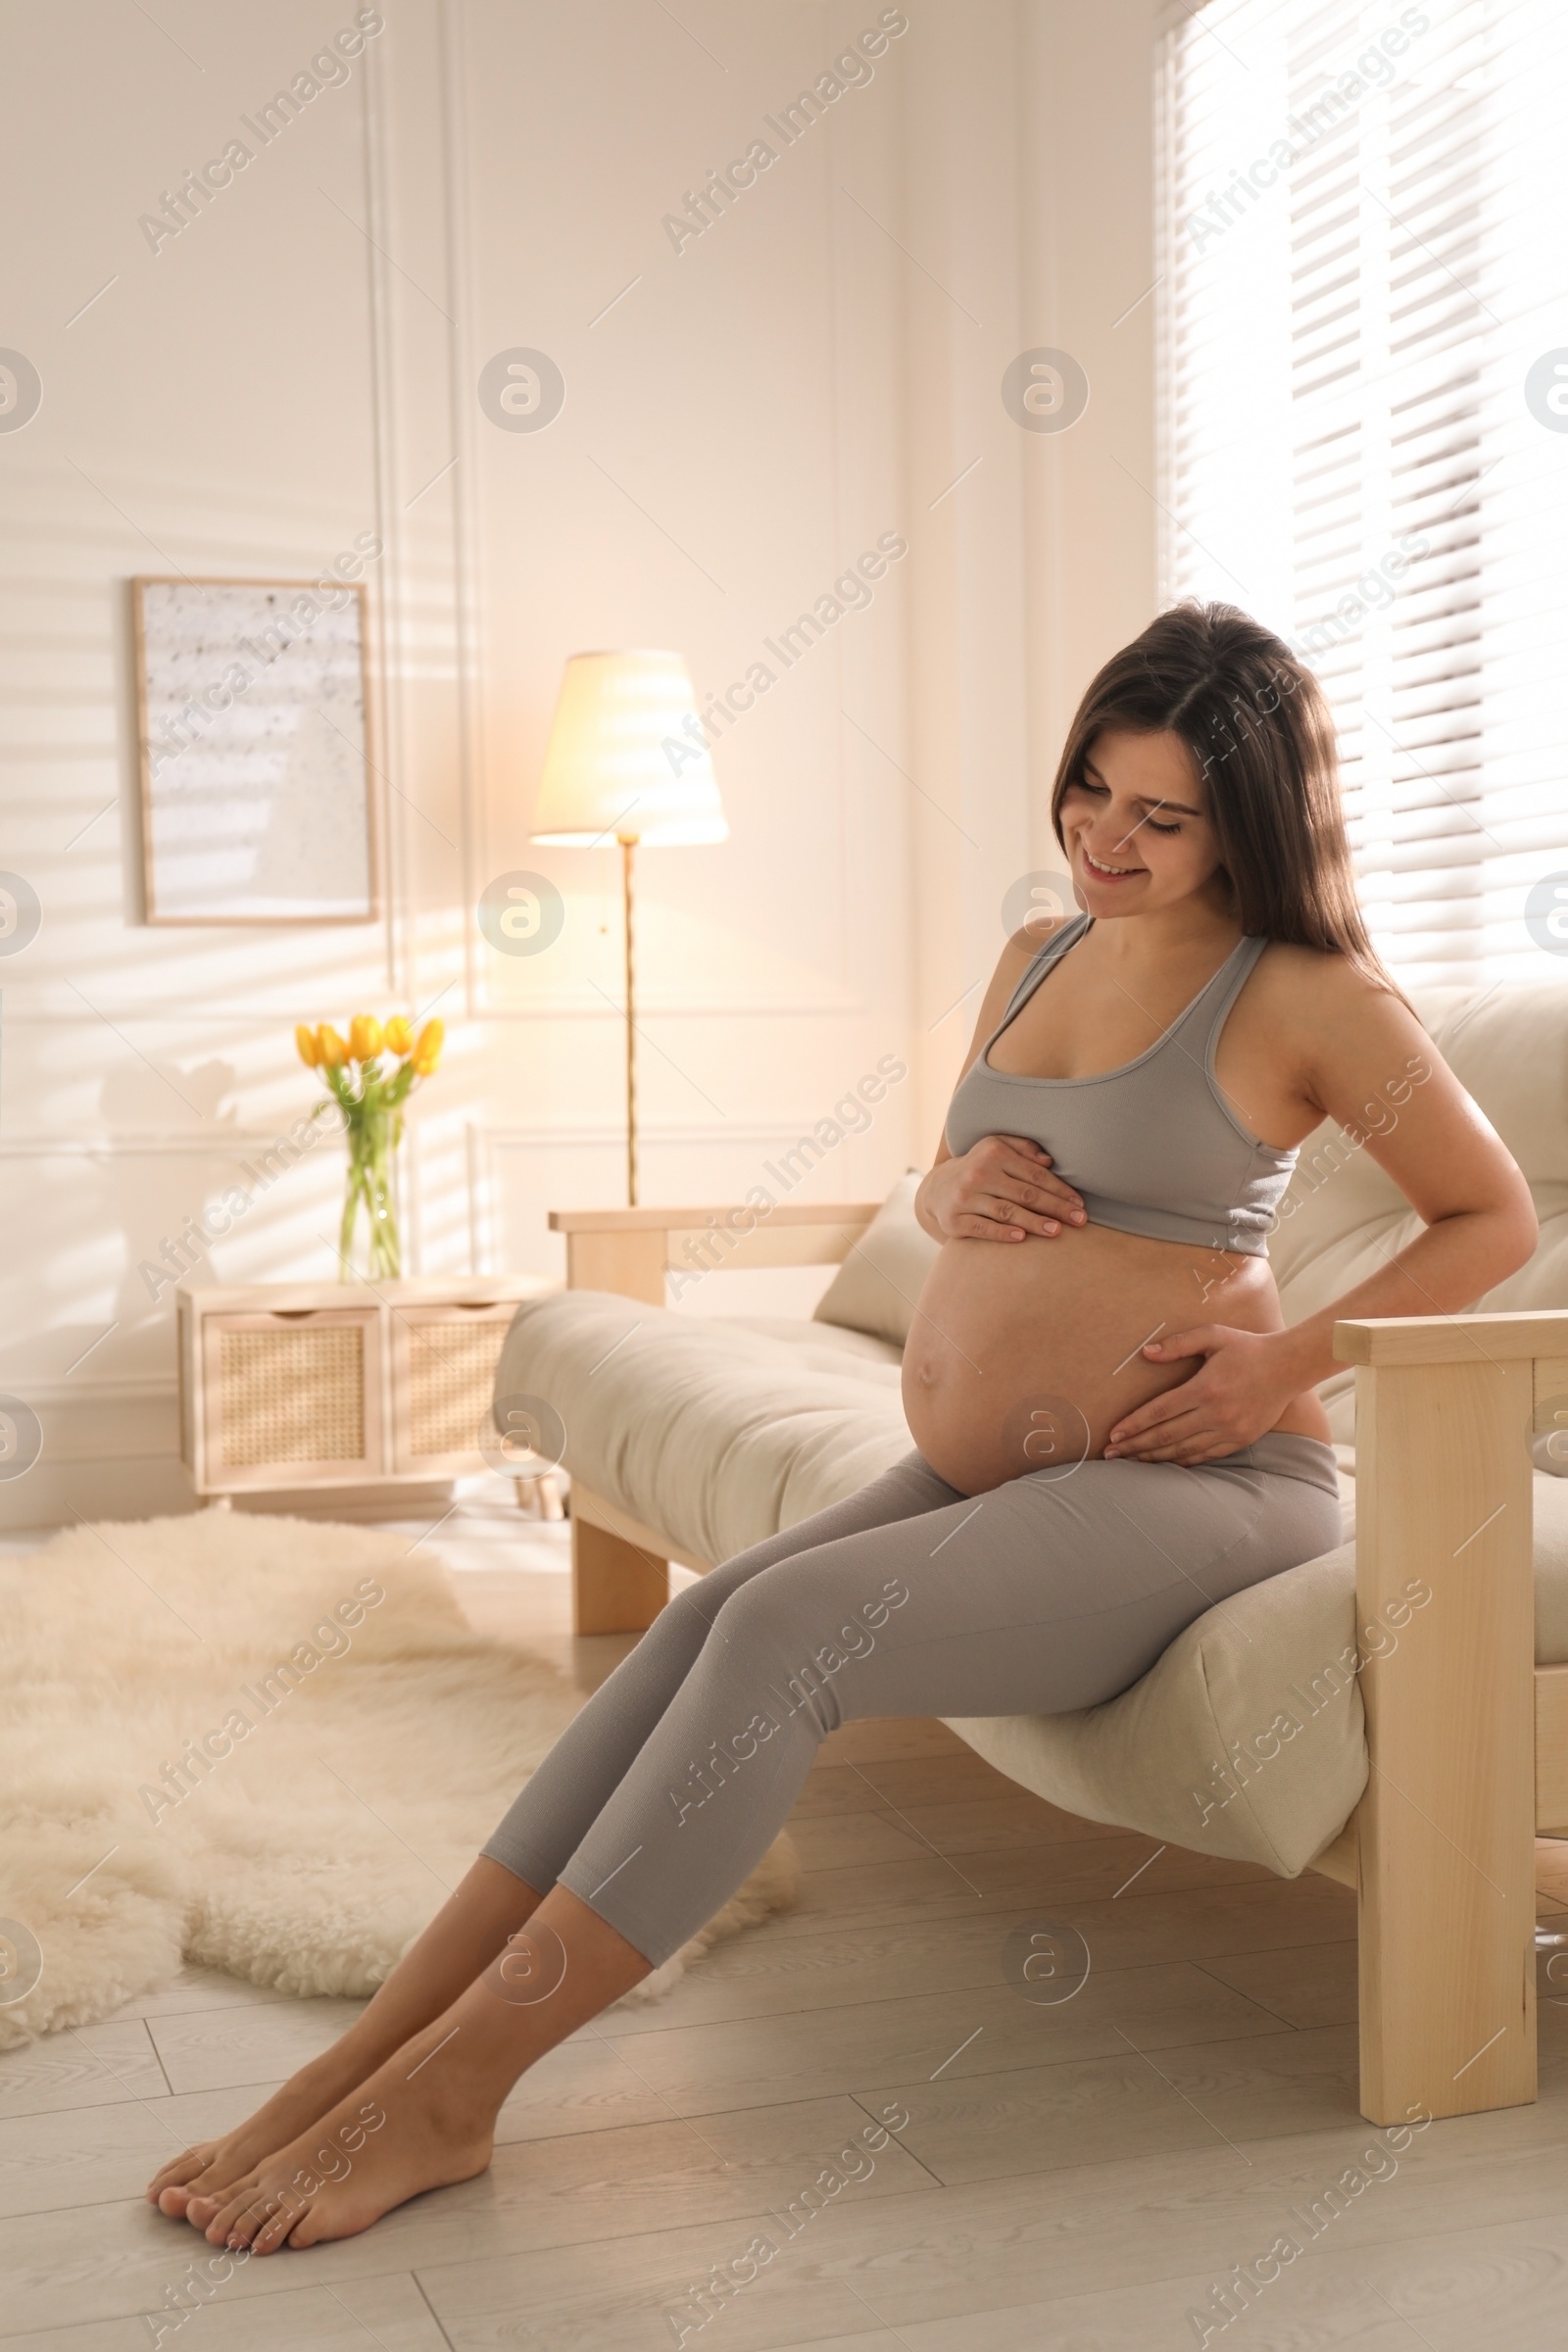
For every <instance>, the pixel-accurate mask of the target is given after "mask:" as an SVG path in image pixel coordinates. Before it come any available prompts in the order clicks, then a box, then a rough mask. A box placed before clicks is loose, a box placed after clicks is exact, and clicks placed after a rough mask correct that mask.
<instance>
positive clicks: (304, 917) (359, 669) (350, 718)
mask: <svg viewBox="0 0 1568 2352" xmlns="http://www.w3.org/2000/svg"><path fill="white" fill-rule="evenodd" d="M130 587H131V614H132V633H133V639H134V669H135V689H136V729H137V767H138V777H139V791H140V803H141V849H142V894H143V914H144V919H145V920H146V921H147V922H148V923H151V924H186V925H190V924H206V925H213V924H218V925H223V926H228V925H232V924H244V925H254V924H267V925H278V924H321V923H368V922H374V921H375V920H376V919H377V917H378V915H379V912H380V893H379V873H378V842H377V826H376V809H375V794H374V789H373V779H374V775H375V765H374V760H373V759H372V756H371V707H370V680H369V650H368V617H369V613H368V604H369V600H368V592H367V590H366V587H365V584H364V582H363V581H349V580H336V579H334V580H331V581H330V582H326V581H322V580H319V579H318V580H284V579H217V578H211V577H204V578H200V579H194V578H189V577H187V576H185V575H184V574H177V575H166V574H151V573H149V574H144V575H140V576H138V577H136V578H134V579H133V580H132V581H131V583H130Z"/></svg>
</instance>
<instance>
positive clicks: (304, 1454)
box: [175, 1274, 560, 1516]
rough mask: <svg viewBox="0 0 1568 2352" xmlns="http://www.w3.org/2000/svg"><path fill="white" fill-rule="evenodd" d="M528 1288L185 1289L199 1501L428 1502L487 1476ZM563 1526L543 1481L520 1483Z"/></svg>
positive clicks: (189, 1422)
mask: <svg viewBox="0 0 1568 2352" xmlns="http://www.w3.org/2000/svg"><path fill="white" fill-rule="evenodd" d="M557 1287H558V1286H557V1285H556V1284H554V1283H552V1282H548V1281H546V1280H545V1279H544V1278H543V1277H542V1276H537V1275H528V1274H511V1275H471V1276H426V1277H420V1278H418V1279H415V1280H411V1281H405V1282H383V1283H379V1284H377V1285H376V1287H375V1288H374V1289H373V1290H371V1289H369V1288H368V1286H363V1285H361V1284H358V1283H347V1282H302V1283H278V1282H268V1283H248V1284H244V1285H233V1286H227V1285H224V1286H219V1285H214V1286H212V1287H206V1286H201V1285H196V1286H193V1285H190V1284H186V1283H181V1284H180V1285H179V1287H178V1290H177V1291H176V1293H175V1315H176V1322H177V1329H178V1348H179V1430H180V1456H181V1459H182V1460H183V1461H184V1463H185V1466H186V1468H187V1469H188V1470H189V1472H190V1474H191V1478H192V1480H193V1482H194V1484H195V1488H196V1492H197V1494H198V1495H200V1497H201V1498H202V1500H203V1501H204V1502H206V1503H209V1504H217V1505H221V1504H223V1503H226V1502H227V1501H228V1500H229V1498H230V1497H231V1496H233V1495H261V1494H269V1493H271V1494H276V1493H283V1492H294V1491H297V1490H300V1489H304V1488H324V1487H380V1486H387V1487H417V1486H420V1487H427V1486H431V1485H434V1484H439V1483H443V1482H446V1481H450V1480H452V1479H454V1478H461V1477H466V1476H468V1475H470V1474H472V1473H473V1472H475V1471H478V1470H482V1469H483V1468H484V1467H485V1465H486V1456H485V1454H484V1452H482V1451H481V1444H482V1442H483V1441H484V1440H485V1439H486V1438H489V1439H490V1441H491V1444H492V1446H493V1445H494V1438H493V1430H492V1424H491V1420H490V1403H491V1397H492V1393H493V1390H494V1385H495V1372H496V1363H497V1359H498V1358H499V1356H500V1354H501V1348H502V1344H503V1342H504V1341H505V1339H506V1336H507V1333H508V1331H509V1329H510V1328H511V1324H512V1318H513V1314H514V1312H515V1308H516V1306H517V1304H518V1301H519V1300H521V1299H535V1298H537V1297H538V1296H539V1294H540V1292H542V1291H549V1290H554V1289H556V1288H557ZM523 1485H527V1486H529V1487H530V1488H531V1489H536V1490H538V1491H539V1492H540V1496H541V1500H542V1501H543V1504H544V1507H545V1509H546V1510H547V1512H550V1510H551V1505H552V1502H554V1511H553V1513H552V1515H555V1516H559V1515H560V1504H559V1501H557V1500H555V1490H554V1488H553V1487H551V1486H550V1484H549V1481H548V1479H545V1478H540V1479H537V1480H527V1481H519V1495H518V1499H519V1501H520V1500H522V1499H523V1496H522V1494H521V1487H522V1486H523Z"/></svg>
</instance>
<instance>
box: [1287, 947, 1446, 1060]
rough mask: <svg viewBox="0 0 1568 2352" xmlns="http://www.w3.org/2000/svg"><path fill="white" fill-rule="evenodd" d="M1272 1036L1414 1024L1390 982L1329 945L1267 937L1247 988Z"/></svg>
mask: <svg viewBox="0 0 1568 2352" xmlns="http://www.w3.org/2000/svg"><path fill="white" fill-rule="evenodd" d="M1247 993H1248V994H1249V996H1250V997H1251V999H1252V1003H1253V1006H1254V1008H1255V1011H1256V1013H1257V1014H1258V1015H1259V1016H1260V1017H1261V1018H1262V1019H1264V1020H1266V1021H1267V1023H1268V1024H1269V1026H1270V1028H1271V1029H1273V1030H1274V1031H1275V1033H1276V1034H1278V1035H1283V1036H1292V1035H1296V1036H1300V1037H1303V1038H1307V1037H1310V1038H1313V1039H1317V1040H1322V1039H1324V1038H1326V1037H1328V1036H1330V1035H1333V1034H1335V1033H1338V1034H1340V1035H1342V1036H1349V1035H1351V1034H1355V1035H1359V1036H1362V1037H1364V1036H1366V1035H1367V1033H1368V1032H1369V1030H1370V1031H1374V1032H1378V1033H1383V1032H1387V1033H1388V1034H1390V1035H1399V1036H1403V1035H1404V1034H1406V1032H1407V1031H1415V1030H1419V1028H1420V1024H1419V1022H1417V1020H1416V1019H1415V1016H1414V1015H1413V1014H1412V1013H1411V1011H1410V1009H1409V1007H1408V1005H1405V1003H1404V1002H1403V1000H1402V998H1400V997H1399V996H1398V994H1397V991H1396V990H1395V989H1394V987H1393V986H1392V985H1391V983H1390V982H1389V981H1387V980H1385V979H1383V978H1382V977H1381V976H1380V975H1379V974H1378V973H1377V972H1375V971H1367V970H1366V969H1365V968H1364V967H1363V966H1362V965H1360V964H1358V963H1356V962H1354V961H1353V960H1352V959H1351V957H1350V956H1347V955H1344V954H1343V953H1341V952H1340V951H1339V950H1338V949H1334V948H1306V947H1300V946H1299V945H1298V944H1297V943H1296V942H1295V941H1294V940H1284V939H1271V940H1268V941H1267V942H1266V943H1265V945H1264V949H1263V953H1262V954H1261V955H1260V956H1259V957H1258V959H1257V963H1256V965H1255V967H1254V970H1253V974H1252V985H1251V987H1250V989H1249V991H1248V992H1247Z"/></svg>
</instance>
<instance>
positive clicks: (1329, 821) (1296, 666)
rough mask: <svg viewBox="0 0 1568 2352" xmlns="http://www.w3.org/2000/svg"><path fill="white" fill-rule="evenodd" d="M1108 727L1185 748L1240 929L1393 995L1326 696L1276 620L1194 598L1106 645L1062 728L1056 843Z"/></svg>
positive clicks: (1054, 802)
mask: <svg viewBox="0 0 1568 2352" xmlns="http://www.w3.org/2000/svg"><path fill="white" fill-rule="evenodd" d="M1106 727H1130V728H1133V729H1135V730H1136V731H1138V732H1139V733H1142V734H1149V733H1155V732H1161V733H1169V734H1172V735H1177V736H1179V737H1180V738H1181V740H1182V742H1183V743H1184V744H1185V745H1186V746H1187V749H1188V751H1189V752H1190V753H1191V754H1192V758H1193V765H1194V767H1195V769H1196V771H1197V773H1198V774H1199V775H1200V776H1201V779H1202V783H1203V787H1204V793H1205V799H1206V804H1207V814H1208V819H1209V822H1210V824H1211V825H1212V826H1213V828H1214V832H1215V835H1216V838H1217V840H1218V842H1219V851H1220V860H1221V864H1222V866H1223V869H1224V872H1225V875H1226V877H1227V879H1228V881H1229V883H1230V886H1231V890H1232V893H1233V897H1234V904H1235V912H1236V917H1237V920H1238V921H1239V922H1240V924H1241V926H1242V929H1243V931H1244V932H1246V933H1247V934H1249V935H1250V936H1252V937H1261V938H1264V939H1279V940H1285V941H1288V942H1290V943H1291V944H1292V945H1294V946H1297V947H1302V948H1318V949H1322V950H1324V951H1326V952H1327V953H1329V954H1333V955H1340V956H1345V957H1346V959H1347V961H1348V962H1349V963H1351V964H1352V965H1354V967H1355V969H1356V970H1357V971H1359V972H1362V973H1364V974H1365V975H1366V977H1367V978H1368V979H1369V980H1372V981H1374V982H1375V983H1376V984H1377V985H1378V986H1379V987H1380V988H1387V989H1389V990H1391V991H1392V992H1393V994H1394V995H1396V996H1400V995H1401V993H1402V992H1401V991H1400V990H1399V989H1398V988H1397V986H1396V985H1395V982H1394V981H1393V980H1392V979H1391V978H1390V976H1389V974H1388V972H1387V971H1386V970H1385V969H1384V966H1383V964H1382V963H1381V961H1380V960H1379V957H1378V955H1377V951H1376V950H1375V949H1374V947H1373V945H1372V942H1371V940H1370V938H1369V937H1368V935H1367V928H1366V924H1365V922H1364V920H1363V919H1362V914H1361V908H1360V905H1359V902H1358V900H1357V898H1356V891H1355V877H1354V873H1353V870H1352V868H1351V864H1350V845H1349V842H1348V838H1347V835H1346V830H1345V816H1344V811H1343V810H1342V809H1341V806H1340V781H1339V755H1338V751H1337V747H1336V744H1335V738H1334V721H1333V718H1332V716H1331V715H1330V712H1329V707H1328V704H1327V702H1326V701H1325V700H1324V696H1323V690H1322V688H1321V687H1320V686H1319V685H1318V682H1317V680H1316V678H1315V677H1314V676H1313V675H1312V672H1311V671H1310V670H1309V669H1308V668H1306V667H1305V665H1304V664H1303V663H1302V662H1299V661H1298V660H1297V659H1296V656H1295V655H1294V654H1293V653H1292V652H1291V651H1290V648H1289V647H1288V646H1286V645H1285V644H1284V643H1283V642H1282V640H1281V639H1280V638H1278V637H1276V636H1275V635H1274V634H1273V632H1272V630H1270V629H1265V628H1264V627H1263V626H1262V625H1261V623H1260V622H1258V621H1255V620H1253V619H1252V618H1251V617H1250V615H1249V614H1248V613H1242V612H1239V611H1238V610H1237V608H1236V607H1235V606H1234V605H1204V604H1199V603H1196V602H1193V601H1189V602H1187V603H1185V604H1180V605H1173V606H1172V607H1171V609H1170V611H1169V612H1168V613H1161V614H1160V615H1159V618H1158V619H1157V620H1154V621H1151V623H1150V625H1149V627H1148V628H1147V629H1146V630H1145V631H1144V633H1143V635H1142V636H1141V637H1136V638H1134V640H1133V642H1132V644H1131V645H1129V646H1125V647H1124V648H1123V649H1122V651H1121V652H1120V653H1119V654H1114V655H1112V657H1111V659H1110V660H1109V661H1108V662H1106V663H1105V666H1104V668H1103V669H1102V670H1101V672H1100V674H1099V676H1098V677H1096V678H1095V679H1094V680H1093V682H1092V683H1091V685H1090V688H1089V691H1088V693H1087V694H1086V695H1085V696H1084V699H1083V701H1082V703H1080V705H1079V707H1078V711H1077V715H1076V716H1075V718H1074V719H1073V722H1072V725H1071V727H1070V728H1069V729H1068V732H1067V741H1066V744H1065V746H1064V747H1063V750H1062V755H1061V762H1060V765H1059V766H1058V768H1057V770H1056V781H1055V786H1054V790H1053V793H1052V798H1051V821H1052V825H1053V828H1054V832H1055V836H1056V839H1057V841H1058V842H1061V839H1062V835H1061V816H1060V809H1061V797H1062V794H1063V793H1064V792H1065V791H1066V790H1067V788H1068V786H1069V785H1072V784H1079V783H1082V782H1083V780H1084V772H1083V771H1084V761H1085V759H1086V757H1087V755H1088V753H1089V749H1090V746H1091V745H1092V744H1093V742H1094V740H1095V738H1096V736H1097V735H1099V734H1101V733H1102V732H1103V730H1104V729H1105V728H1106ZM1062 848H1063V850H1064V851H1065V848H1066V844H1065V843H1064V842H1063V843H1062Z"/></svg>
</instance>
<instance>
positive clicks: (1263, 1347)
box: [1105, 1323, 1301, 1468]
mask: <svg viewBox="0 0 1568 2352" xmlns="http://www.w3.org/2000/svg"><path fill="white" fill-rule="evenodd" d="M1289 1337H1290V1335H1289V1333H1287V1332H1283V1331H1279V1332H1259V1331H1236V1330H1233V1329H1232V1328H1231V1326H1230V1325H1229V1324H1226V1323H1200V1324H1197V1325H1195V1327H1194V1328H1193V1329H1192V1330H1191V1331H1177V1332H1173V1333H1172V1334H1171V1336H1170V1337H1169V1339H1163V1340H1150V1341H1149V1342H1148V1343H1147V1345H1146V1346H1145V1347H1144V1348H1142V1349H1141V1351H1140V1352H1141V1353H1142V1354H1143V1355H1144V1356H1145V1357H1146V1358H1147V1359H1148V1361H1149V1362H1151V1363H1156V1364H1170V1363H1175V1362H1177V1361H1178V1360H1179V1359H1180V1358H1181V1357H1182V1356H1184V1355H1185V1356H1193V1355H1201V1356H1202V1358H1203V1359H1204V1360H1203V1363H1202V1365H1201V1368H1200V1369H1199V1370H1198V1371H1197V1372H1195V1373H1194V1374H1193V1376H1192V1378H1191V1380H1184V1381H1183V1382H1182V1383H1181V1385H1180V1387H1179V1388H1174V1389H1165V1390H1163V1391H1162V1392H1161V1393H1160V1395H1159V1396H1157V1397H1151V1398H1150V1400H1149V1402H1148V1403H1147V1404H1141V1405H1140V1406H1139V1407H1138V1409H1137V1411H1136V1412H1132V1413H1128V1414H1126V1415H1125V1416H1124V1417H1123V1418H1122V1419H1121V1420H1120V1421H1118V1422H1117V1423H1116V1425H1115V1427H1114V1428H1113V1429H1112V1430H1111V1433H1110V1436H1109V1437H1108V1438H1107V1440H1106V1441H1105V1459H1106V1461H1115V1460H1119V1459H1124V1460H1127V1461H1140V1462H1180V1463H1182V1464H1184V1465H1185V1466H1186V1467H1188V1468H1191V1467H1193V1466H1194V1465H1195V1464H1196V1463H1199V1462H1212V1461H1218V1459H1219V1458H1220V1456H1221V1455H1222V1454H1227V1453H1235V1452H1236V1451H1237V1450H1238V1449H1239V1448H1240V1447H1241V1446H1250V1444H1251V1442H1252V1440H1253V1439H1254V1438H1260V1437H1261V1436H1262V1435H1263V1432H1264V1431H1265V1430H1266V1429H1272V1428H1273V1427H1274V1424H1275V1422H1276V1421H1278V1419H1279V1417H1280V1415H1281V1413H1282V1412H1283V1411H1284V1410H1285V1407H1286V1406H1287V1405H1288V1404H1289V1403H1290V1402H1291V1401H1292V1399H1293V1398H1294V1397H1298V1396H1299V1394H1300V1390H1301V1379H1300V1374H1299V1372H1298V1371H1297V1370H1295V1369H1294V1368H1293V1367H1292V1365H1291V1364H1290V1362H1289V1361H1288V1359H1287V1358H1286V1356H1285V1353H1284V1349H1283V1348H1282V1342H1285V1341H1287V1340H1288V1339H1289Z"/></svg>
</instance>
